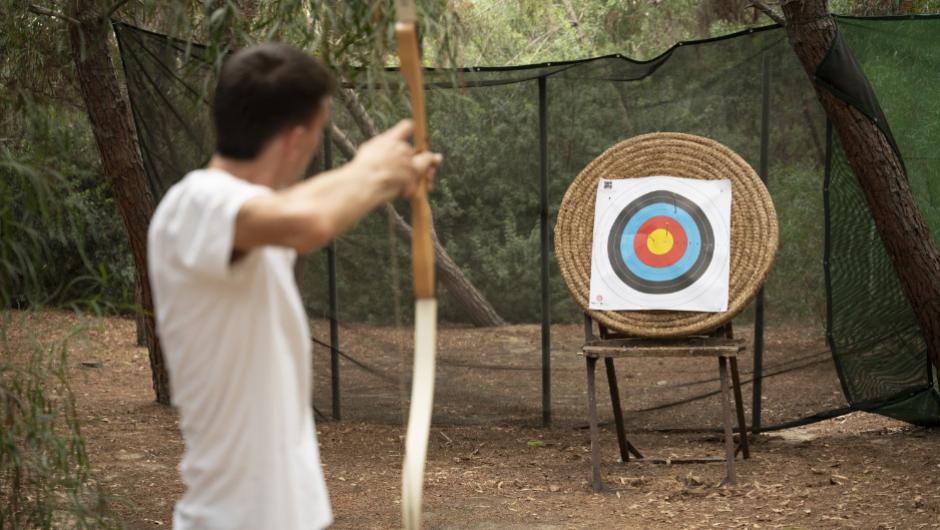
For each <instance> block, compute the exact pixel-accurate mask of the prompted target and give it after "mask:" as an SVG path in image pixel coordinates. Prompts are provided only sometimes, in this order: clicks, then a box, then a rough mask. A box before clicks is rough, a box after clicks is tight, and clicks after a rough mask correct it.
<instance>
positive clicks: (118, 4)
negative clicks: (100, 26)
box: [101, 0, 130, 20]
mask: <svg viewBox="0 0 940 530" xmlns="http://www.w3.org/2000/svg"><path fill="white" fill-rule="evenodd" d="M129 1H130V0H118V1H117V2H115V4H114V5H113V6H111V9H108V11H107V13H105V15H104V16H103V17H101V18H102V19H103V20H108V19H110V18H111V15H113V14H114V12H115V11H117V10H118V9H121V8H122V7H123V6H124V4H126V3H127V2H129Z"/></svg>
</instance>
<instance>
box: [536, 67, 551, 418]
mask: <svg viewBox="0 0 940 530" xmlns="http://www.w3.org/2000/svg"><path fill="white" fill-rule="evenodd" d="M547 98H548V86H547V82H546V78H545V76H542V77H539V182H540V188H541V189H540V192H541V199H540V203H541V204H540V211H539V227H540V229H541V236H542V279H541V284H542V425H543V426H545V427H548V426H549V425H551V424H552V331H551V330H552V328H551V314H550V311H551V299H550V294H549V286H548V265H549V261H548V253H549V238H548V100H547Z"/></svg>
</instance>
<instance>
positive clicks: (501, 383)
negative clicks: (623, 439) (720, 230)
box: [8, 312, 940, 530]
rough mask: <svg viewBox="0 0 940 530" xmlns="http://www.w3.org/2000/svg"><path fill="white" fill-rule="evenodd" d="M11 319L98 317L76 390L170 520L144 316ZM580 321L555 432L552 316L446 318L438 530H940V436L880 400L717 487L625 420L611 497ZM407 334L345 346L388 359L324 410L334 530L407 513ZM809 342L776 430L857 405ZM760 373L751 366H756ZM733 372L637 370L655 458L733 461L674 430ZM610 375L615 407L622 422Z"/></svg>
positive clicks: (171, 448)
mask: <svg viewBox="0 0 940 530" xmlns="http://www.w3.org/2000/svg"><path fill="white" fill-rule="evenodd" d="M12 321H13V324H12V326H11V328H10V329H9V335H8V338H9V341H10V342H9V343H10V344H11V345H12V347H14V348H17V347H24V348H25V347H27V345H28V343H29V341H30V340H33V339H38V340H41V341H43V342H49V341H53V340H57V339H61V338H62V337H64V336H65V335H66V333H67V332H68V331H69V330H70V329H74V328H75V327H76V326H79V325H84V326H87V332H86V333H84V334H82V335H79V336H78V337H77V338H75V339H72V340H71V342H70V344H71V352H72V353H71V364H72V366H73V368H72V374H73V378H72V384H73V390H74V391H75V393H76V396H77V398H78V405H79V408H80V414H81V415H82V419H83V422H84V424H83V434H84V435H85V437H86V440H87V444H88V450H89V456H90V460H91V463H92V466H93V470H94V474H95V477H96V479H97V480H98V481H99V482H100V483H101V484H102V485H103V486H104V488H105V490H106V491H107V492H108V493H109V494H110V495H111V496H112V498H113V503H114V509H115V511H116V512H117V513H118V514H119V515H120V516H121V517H122V518H123V519H124V521H125V522H126V524H127V526H128V527H129V528H132V529H153V528H160V527H169V526H170V520H171V511H172V507H173V503H174V502H175V500H176V499H177V498H178V497H179V495H180V494H181V493H182V485H181V484H180V482H179V479H178V475H177V469H176V466H177V464H178V462H179V459H180V456H181V454H182V451H183V444H182V441H181V439H180V436H179V432H178V430H177V421H176V416H175V413H174V412H173V410H172V409H169V408H166V407H162V406H159V405H156V404H154V403H153V401H152V399H153V395H152V391H151V388H150V373H149V366H148V362H147V353H146V350H145V349H143V348H139V347H137V346H135V343H134V340H135V330H134V324H133V322H132V321H130V320H123V319H115V318H109V319H95V320H89V319H81V318H79V317H77V316H75V315H74V314H71V313H65V312H45V313H41V314H38V315H37V314H34V315H26V314H15V315H13V319H12ZM325 326H326V324H325V323H323V322H316V323H315V324H314V328H315V333H316V334H317V335H318V336H322V332H323V330H324V329H325ZM579 333H580V331H579V328H578V327H576V326H557V327H553V329H552V334H553V345H554V346H553V355H552V357H553V366H552V376H553V383H552V384H553V386H552V404H553V413H554V417H553V426H552V427H551V428H543V427H541V426H540V422H541V390H540V386H539V381H540V374H539V372H538V337H539V328H538V327H537V326H514V327H510V328H506V329H500V330H498V331H494V330H482V331H481V330H471V329H461V328H448V329H445V330H443V331H442V337H441V355H440V366H439V372H438V374H439V379H438V387H437V389H438V392H437V404H436V409H435V424H434V428H433V430H432V433H431V443H430V448H429V456H428V466H427V474H426V489H425V495H426V503H425V515H426V525H425V526H426V528H432V529H434V528H440V529H444V528H460V529H477V530H485V529H502V528H506V529H543V530H547V529H561V528H654V529H655V528H789V529H798V528H806V529H811V528H812V529H815V528H873V529H874V528H878V529H888V528H899V529H901V528H904V529H908V528H937V527H940V488H938V482H940V455H938V452H937V450H936V448H937V447H938V443H937V442H938V438H940V432H936V431H934V430H926V429H921V428H916V427H911V426H908V425H905V424H902V423H899V422H895V421H893V420H889V419H886V418H882V417H879V416H874V415H869V414H864V413H853V414H851V415H848V416H843V417H840V418H836V419H833V420H828V421H825V422H821V423H816V424H813V425H809V426H805V427H801V428H796V429H790V430H784V431H776V432H772V433H768V434H763V435H761V436H760V437H759V438H758V439H757V440H755V443H754V446H753V449H752V458H751V459H750V460H747V461H739V465H738V485H737V486H736V487H719V486H718V483H719V481H720V479H721V478H722V476H723V472H724V467H723V465H721V464H695V465H654V464H637V463H629V464H622V463H618V461H617V450H616V447H617V443H616V437H615V435H614V433H613V431H612V430H610V428H609V427H608V428H605V429H602V431H601V445H602V448H603V451H604V453H603V460H604V466H603V475H604V479H605V481H606V483H607V484H608V486H609V487H610V491H609V492H607V493H602V494H595V493H593V492H592V491H591V489H590V485H589V482H588V479H589V472H590V469H589V466H590V453H589V442H588V432H587V431H586V430H585V429H584V428H583V427H584V424H585V420H584V409H585V393H584V387H585V385H584V375H583V362H582V361H580V360H579V359H578V358H577V357H576V356H575V355H574V352H575V351H576V350H577V345H578V344H579V341H580V337H579ZM408 334H409V332H408V331H405V330H391V329H383V328H366V327H364V326H362V327H356V328H349V329H344V330H343V336H346V337H357V339H356V340H353V339H352V338H349V339H347V341H346V344H345V348H344V351H345V352H346V353H347V354H349V355H350V356H353V357H354V358H355V359H356V360H357V362H360V363H364V364H367V366H368V367H369V369H370V370H372V372H369V371H365V370H362V369H360V368H357V367H356V366H355V365H354V364H353V363H351V362H350V361H344V362H343V364H342V366H341V368H342V372H341V373H342V378H343V379H342V381H343V386H342V390H343V400H342V405H343V421H338V422H337V421H330V420H327V419H326V418H318V424H317V431H318V437H319V441H320V444H321V455H322V458H323V466H324V470H325V474H326V479H327V483H328V485H329V489H330V494H331V499H332V504H333V509H334V515H335V525H334V527H335V528H377V529H386V528H396V527H398V526H399V513H400V511H399V479H400V476H399V472H400V465H401V456H402V455H401V450H402V434H403V431H404V429H403V428H402V424H401V396H402V394H403V392H402V389H403V388H407V386H406V385H403V384H402V383H401V382H400V381H399V380H398V379H399V378H398V374H399V373H400V372H401V371H402V370H403V369H404V368H405V367H407V364H408V360H407V359H404V360H403V359H402V358H401V354H400V353H401V352H400V350H401V348H402V347H403V345H405V339H406V338H407V335H408ZM806 335H807V334H806V333H802V332H800V330H792V329H785V328H780V329H771V330H769V331H768V336H767V337H768V340H767V342H768V355H767V359H766V361H765V362H766V366H769V367H770V368H771V370H770V371H771V372H773V371H780V370H783V369H786V368H787V367H792V366H794V365H799V364H801V363H802V364H806V362H805V359H809V361H810V362H811V363H814V364H811V365H810V366H809V367H806V368H803V369H800V370H794V371H791V372H786V373H783V374H781V375H779V376H777V377H773V378H768V379H767V380H765V385H766V388H767V390H768V392H769V395H767V396H765V400H764V403H765V408H764V414H765V418H766V419H765V424H767V423H772V422H775V421H781V420H785V419H793V418H796V417H799V416H801V415H804V414H805V413H807V412H814V411H819V410H823V409H826V408H831V407H836V406H839V405H841V404H844V402H843V401H842V400H841V396H840V395H839V394H838V382H837V381H836V380H834V377H835V376H834V373H833V371H832V368H831V363H825V362H821V361H820V362H815V361H814V360H815V359H816V358H817V357H816V356H815V355H816V353H817V352H818V351H819V347H820V344H819V343H818V342H817V341H816V340H815V339H806V338H805V336H806ZM327 336H328V334H327ZM362 337H366V339H363V338H362ZM380 346H381V347H380ZM800 359H804V361H801V360H800ZM367 361H368V362H367ZM366 362H367V363H366ZM83 363H84V364H83ZM626 368H629V371H628V370H626ZM407 370H410V367H407ZM407 370H405V371H406V372H407ZM749 370H750V367H749V363H746V362H745V363H743V365H742V372H743V373H744V377H745V379H748V376H747V374H748V373H749ZM765 371H766V370H765ZM713 372H714V373H713ZM715 375H717V369H715V368H713V367H707V366H702V364H701V361H698V364H696V362H691V363H688V364H683V363H677V364H674V363H662V362H659V361H642V362H640V361H636V362H635V363H634V364H631V365H630V366H625V367H623V369H622V370H621V372H620V379H621V380H622V383H621V386H622V391H623V392H624V405H625V411H626V414H627V418H628V422H627V423H628V436H630V438H631V440H632V441H633V443H634V444H635V445H637V446H638V447H640V448H641V450H644V451H648V452H649V453H652V454H653V455H654V456H670V455H679V456H686V455H696V456H698V455H707V454H713V455H714V454H720V451H721V444H720V439H719V437H718V435H717V434H716V433H711V432H707V431H699V432H686V431H670V429H672V428H690V427H691V428H712V427H717V426H718V423H717V418H718V414H717V409H718V402H717V398H714V397H713V396H712V397H706V398H701V399H692V401H690V402H689V403H686V404H682V405H675V406H671V405H670V404H671V403H673V402H675V401H683V400H684V399H689V398H696V396H701V395H703V394H708V392H709V391H710V390H713V387H717V382H716V381H715V379H714V376H715ZM315 376H316V385H317V390H316V396H315V403H316V404H317V409H318V410H319V411H321V412H323V414H325V415H326V416H329V414H330V400H329V397H330V388H329V382H330V379H329V363H328V355H327V354H326V352H325V351H324V350H323V348H319V351H318V352H317V353H316V358H315ZM599 382H601V383H602V382H603V380H602V379H599ZM600 388H601V392H602V393H601V394H600V395H599V397H600V398H602V399H601V402H602V403H604V404H605V406H604V407H602V409H601V410H602V418H609V417H610V412H609V410H610V409H609V405H607V403H606V400H605V399H604V398H605V397H606V396H605V395H604V394H603V391H605V387H604V386H603V385H602V386H601V387H600ZM745 393H746V395H750V387H745ZM747 401H749V400H747ZM664 405H670V406H664ZM656 407H660V408H657V409H656V410H647V411H645V412H644V411H643V410H642V409H650V408H656Z"/></svg>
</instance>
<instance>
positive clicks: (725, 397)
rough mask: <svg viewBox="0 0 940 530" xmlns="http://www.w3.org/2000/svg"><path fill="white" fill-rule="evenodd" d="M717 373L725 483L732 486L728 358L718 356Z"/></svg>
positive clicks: (732, 462)
mask: <svg viewBox="0 0 940 530" xmlns="http://www.w3.org/2000/svg"><path fill="white" fill-rule="evenodd" d="M718 375H719V378H720V379H721V415H722V420H723V422H724V426H725V460H726V464H727V466H728V476H727V477H726V478H725V482H724V483H725V484H726V485H729V486H733V485H734V484H735V483H736V477H735V473H734V431H733V427H732V424H733V420H732V413H731V396H730V395H729V394H730V393H731V392H729V390H730V389H729V388H728V387H729V385H728V359H727V358H725V357H718Z"/></svg>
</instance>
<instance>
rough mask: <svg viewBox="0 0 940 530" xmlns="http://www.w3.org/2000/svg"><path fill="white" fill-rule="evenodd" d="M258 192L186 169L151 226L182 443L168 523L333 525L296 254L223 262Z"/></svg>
mask: <svg viewBox="0 0 940 530" xmlns="http://www.w3.org/2000/svg"><path fill="white" fill-rule="evenodd" d="M265 193H272V190H271V189H270V188H267V187H265V186H259V185H255V184H251V183H249V182H246V181H244V180H241V179H238V178H235V177H234V176H232V175H230V174H228V173H226V172H224V171H220V170H215V169H206V170H197V171H193V172H191V173H189V174H188V175H186V177H185V178H183V180H182V181H180V182H179V183H178V184H176V185H175V186H173V187H172V188H170V190H169V192H167V194H166V196H165V197H164V198H163V200H162V201H161V202H160V205H159V207H157V210H156V213H155V214H154V216H153V220H152V221H151V224H150V230H149V233H148V243H149V244H148V264H149V270H150V282H151V285H152V286H153V294H154V304H155V308H156V319H157V332H158V334H159V337H160V340H161V342H162V345H163V355H164V357H165V359H166V366H167V369H168V372H169V376H170V388H171V390H172V395H173V404H174V405H176V407H178V409H179V415H180V430H181V431H182V433H183V440H184V441H185V443H186V451H185V454H184V456H183V461H182V463H181V464H180V473H181V475H182V478H183V482H184V484H185V485H186V493H185V494H184V495H183V497H182V499H180V501H179V502H178V503H177V504H176V509H175V510H174V513H173V527H174V529H175V530H262V529H277V530H295V529H296V530H300V529H304V530H309V529H315V528H322V527H325V526H328V525H329V524H330V523H331V522H332V514H331V512H330V504H329V499H328V497H327V492H326V484H325V482H324V480H323V473H322V471H321V469H320V455H319V450H318V448H317V442H316V431H315V430H314V427H313V411H312V409H311V404H310V399H311V384H312V382H311V375H312V374H311V370H312V368H311V359H310V349H311V344H310V331H309V328H308V323H307V317H306V314H305V312H304V308H303V304H302V302H301V298H300V293H299V292H298V290H297V285H296V282H295V280H294V275H293V264H294V260H295V259H296V252H295V251H294V250H292V249H287V248H281V247H273V246H268V247H261V248H256V249H254V250H252V251H250V252H248V253H247V254H246V255H244V256H242V257H241V258H240V259H239V260H238V261H236V262H235V263H230V259H231V255H232V246H233V241H234V236H235V216H236V214H237V213H238V210H239V208H240V207H241V205H242V204H243V203H244V202H245V201H246V200H248V199H249V198H251V197H254V196H257V195H260V194H265Z"/></svg>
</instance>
